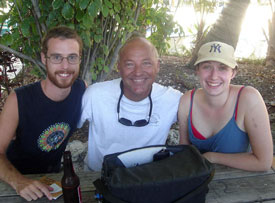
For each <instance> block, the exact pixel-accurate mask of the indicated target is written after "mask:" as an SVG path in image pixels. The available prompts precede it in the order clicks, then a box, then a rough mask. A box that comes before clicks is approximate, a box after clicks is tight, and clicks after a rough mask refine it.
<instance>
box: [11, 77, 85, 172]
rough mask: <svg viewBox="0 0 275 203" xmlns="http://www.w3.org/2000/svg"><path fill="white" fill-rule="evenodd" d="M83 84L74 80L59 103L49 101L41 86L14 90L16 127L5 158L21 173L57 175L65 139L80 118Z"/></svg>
mask: <svg viewBox="0 0 275 203" xmlns="http://www.w3.org/2000/svg"><path fill="white" fill-rule="evenodd" d="M84 91H85V83H84V82H83V81H82V80H79V79H77V80H76V81H75V82H74V84H73V86H72V88H71V92H70V94H69V95H68V96H67V98H66V99H64V100H63V101H60V102H55V101H52V100H50V99H49V98H48V97H47V96H46V95H45V94H44V93H43V91H42V88H41V82H36V83H33V84H29V85H27V86H23V87H20V88H17V89H15V93H16V96H17V101H18V112H19V125H18V127H17V130H16V139H15V140H13V141H12V142H11V143H10V145H9V147H8V149H7V158H8V159H9V160H10V162H11V163H12V164H13V165H14V166H15V167H16V168H17V169H18V170H19V171H20V172H21V173H22V174H31V173H52V172H58V171H59V170H60V165H61V157H62V154H63V152H64V150H65V148H66V145H67V142H68V139H69V137H70V136H71V135H72V133H73V131H74V130H75V129H76V125H77V122H78V120H79V118H80V112H81V100H82V95H83V93H84Z"/></svg>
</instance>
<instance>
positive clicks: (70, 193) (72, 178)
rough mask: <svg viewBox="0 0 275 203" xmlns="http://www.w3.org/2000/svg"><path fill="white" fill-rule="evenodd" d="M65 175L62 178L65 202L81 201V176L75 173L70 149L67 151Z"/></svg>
mask: <svg viewBox="0 0 275 203" xmlns="http://www.w3.org/2000/svg"><path fill="white" fill-rule="evenodd" d="M63 158H64V175H63V177H62V180H61V185H62V191H63V198H64V202H65V203H81V202H82V200H81V191H80V181H79V177H78V176H77V175H76V174H75V172H74V168H73V163H72V156H71V152H70V151H65V152H64V154H63Z"/></svg>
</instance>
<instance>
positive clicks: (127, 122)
mask: <svg viewBox="0 0 275 203" xmlns="http://www.w3.org/2000/svg"><path fill="white" fill-rule="evenodd" d="M120 89H121V93H120V96H119V99H118V103H117V116H118V122H120V123H121V124H122V125H126V126H135V127H142V126H146V125H148V124H149V122H150V118H151V115H152V109H153V102H152V98H151V92H152V89H151V90H150V93H149V95H148V97H149V100H150V111H149V119H148V120H146V119H142V120H137V121H135V122H134V124H133V123H132V121H130V120H129V119H127V118H119V109H120V101H121V98H122V96H123V83H122V81H121V82H120Z"/></svg>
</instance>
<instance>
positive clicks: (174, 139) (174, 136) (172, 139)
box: [166, 129, 180, 145]
mask: <svg viewBox="0 0 275 203" xmlns="http://www.w3.org/2000/svg"><path fill="white" fill-rule="evenodd" d="M179 140H180V136H179V131H178V130H176V129H171V130H170V131H169V135H168V138H167V141H166V143H167V144H168V145H178V144H179Z"/></svg>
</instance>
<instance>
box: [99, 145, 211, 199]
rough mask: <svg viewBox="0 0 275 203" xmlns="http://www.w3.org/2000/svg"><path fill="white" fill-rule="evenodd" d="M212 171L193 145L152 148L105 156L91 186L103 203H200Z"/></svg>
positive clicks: (203, 197) (205, 192)
mask: <svg viewBox="0 0 275 203" xmlns="http://www.w3.org/2000/svg"><path fill="white" fill-rule="evenodd" d="M128 155H130V156H128ZM123 157H126V159H125V160H123ZM129 161H130V163H129ZM125 165H126V166H125ZM214 171H215V170H214V166H213V165H212V164H211V163H210V162H209V161H207V160H206V159H205V158H204V157H203V156H201V154H200V152H199V151H198V150H197V149H196V148H195V147H194V146H192V145H176V146H167V145H155V146H148V147H143V148H137V149H132V150H128V151H125V152H119V153H114V154H110V155H106V156H105V157H104V161H103V167H102V171H101V173H102V174H101V178H100V179H97V180H96V181H95V182H94V185H95V187H96V189H97V192H98V193H99V194H98V195H97V196H103V202H111V203H125V202H129V203H154V202H155V203H170V202H177V203H181V202H184V203H187V202H188V203H203V202H205V197H206V194H207V192H208V184H209V182H210V181H211V179H212V178H213V176H214Z"/></svg>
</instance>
